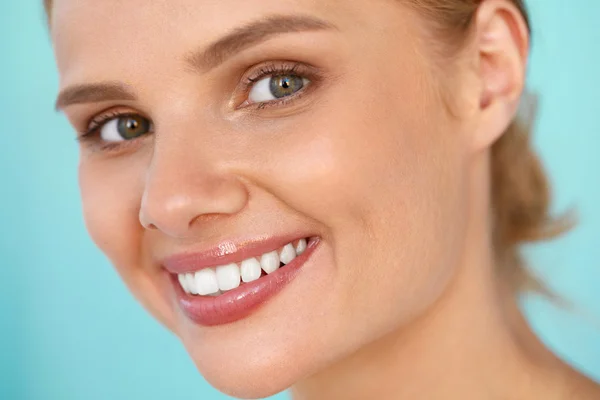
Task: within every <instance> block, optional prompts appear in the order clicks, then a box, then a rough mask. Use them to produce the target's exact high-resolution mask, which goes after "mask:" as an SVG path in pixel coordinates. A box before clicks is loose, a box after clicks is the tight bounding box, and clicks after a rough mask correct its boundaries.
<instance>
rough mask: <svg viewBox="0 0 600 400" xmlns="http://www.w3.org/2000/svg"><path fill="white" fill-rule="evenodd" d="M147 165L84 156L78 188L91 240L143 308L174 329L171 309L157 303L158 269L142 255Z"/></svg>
mask: <svg viewBox="0 0 600 400" xmlns="http://www.w3.org/2000/svg"><path fill="white" fill-rule="evenodd" d="M146 165H147V163H146V160H144V159H142V158H141V157H137V158H136V157H130V158H123V159H106V160H99V159H94V158H93V156H91V157H88V156H86V154H85V153H83V154H82V161H81V162H80V165H79V187H80V190H81V198H82V203H83V212H84V219H85V223H86V227H87V230H88V232H89V234H90V237H91V238H92V240H93V241H94V243H95V244H96V245H97V246H98V248H99V249H100V250H101V251H102V252H103V253H104V254H105V255H106V257H108V259H109V260H110V262H111V263H112V265H113V266H114V267H115V268H116V270H117V272H118V273H119V275H120V276H121V278H122V279H123V281H124V282H125V284H126V285H127V287H128V288H129V290H130V291H131V292H132V294H133V295H134V296H135V297H136V298H137V299H138V300H139V301H140V302H141V303H142V305H143V306H144V307H145V308H146V309H147V310H148V311H149V312H151V313H152V314H153V315H154V316H156V317H157V318H158V319H159V320H160V321H161V322H162V323H163V324H165V325H167V326H173V322H172V321H171V318H172V316H171V314H172V313H170V312H169V308H170V305H168V304H166V303H162V302H158V301H157V300H156V299H163V298H164V295H163V294H162V293H160V292H161V291H162V290H163V289H162V288H160V287H158V286H157V285H156V282H157V279H156V274H158V273H159V269H158V268H153V265H152V263H151V261H150V260H149V259H148V258H147V257H148V255H147V254H146V253H145V252H143V251H142V250H143V246H144V233H143V228H142V226H141V225H140V223H139V219H138V214H139V206H140V202H141V197H142V193H143V178H142V177H143V176H144V173H145V170H146Z"/></svg>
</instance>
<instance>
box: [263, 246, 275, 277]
mask: <svg viewBox="0 0 600 400" xmlns="http://www.w3.org/2000/svg"><path fill="white" fill-rule="evenodd" d="M260 266H261V267H262V269H263V270H264V271H265V272H266V273H267V274H272V273H273V272H275V271H277V269H279V255H278V254H277V252H276V251H272V252H270V253H266V254H263V255H262V257H261V258H260Z"/></svg>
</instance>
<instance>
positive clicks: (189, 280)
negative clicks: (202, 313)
mask: <svg viewBox="0 0 600 400" xmlns="http://www.w3.org/2000/svg"><path fill="white" fill-rule="evenodd" d="M185 285H186V286H187V289H188V290H189V291H190V293H191V294H198V289H196V281H195V279H194V274H185Z"/></svg>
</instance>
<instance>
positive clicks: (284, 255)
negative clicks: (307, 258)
mask: <svg viewBox="0 0 600 400" xmlns="http://www.w3.org/2000/svg"><path fill="white" fill-rule="evenodd" d="M294 258H296V250H295V249H294V246H293V245H292V244H291V243H290V244H286V245H285V246H283V249H281V253H280V254H279V259H280V260H281V262H282V263H284V264H289V263H291V262H292V260H293V259H294Z"/></svg>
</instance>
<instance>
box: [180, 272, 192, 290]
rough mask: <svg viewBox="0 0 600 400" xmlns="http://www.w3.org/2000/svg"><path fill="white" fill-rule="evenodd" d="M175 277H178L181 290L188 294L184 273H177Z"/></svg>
mask: <svg viewBox="0 0 600 400" xmlns="http://www.w3.org/2000/svg"><path fill="white" fill-rule="evenodd" d="M177 278H178V279H179V284H180V285H181V288H182V289H183V291H184V292H186V293H187V294H190V291H189V289H188V286H187V280H186V279H185V275H184V274H179V275H177Z"/></svg>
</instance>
